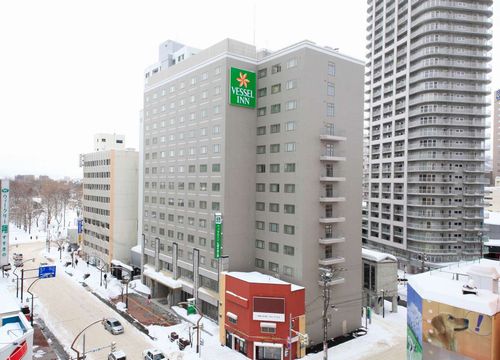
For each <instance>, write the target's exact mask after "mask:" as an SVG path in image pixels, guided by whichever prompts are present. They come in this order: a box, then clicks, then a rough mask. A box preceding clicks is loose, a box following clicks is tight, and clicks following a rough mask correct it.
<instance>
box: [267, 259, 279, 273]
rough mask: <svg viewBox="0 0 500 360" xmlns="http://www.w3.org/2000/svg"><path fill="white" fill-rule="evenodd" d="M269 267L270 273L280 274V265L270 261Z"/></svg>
mask: <svg viewBox="0 0 500 360" xmlns="http://www.w3.org/2000/svg"><path fill="white" fill-rule="evenodd" d="M268 266H269V271H272V272H274V273H279V272H280V266H279V265H278V264H276V263H274V262H271V261H269V263H268Z"/></svg>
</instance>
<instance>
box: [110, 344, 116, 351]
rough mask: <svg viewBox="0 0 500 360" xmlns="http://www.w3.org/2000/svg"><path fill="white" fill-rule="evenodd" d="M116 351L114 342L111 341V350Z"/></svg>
mask: <svg viewBox="0 0 500 360" xmlns="http://www.w3.org/2000/svg"><path fill="white" fill-rule="evenodd" d="M115 351H116V342H114V341H112V342H111V352H115Z"/></svg>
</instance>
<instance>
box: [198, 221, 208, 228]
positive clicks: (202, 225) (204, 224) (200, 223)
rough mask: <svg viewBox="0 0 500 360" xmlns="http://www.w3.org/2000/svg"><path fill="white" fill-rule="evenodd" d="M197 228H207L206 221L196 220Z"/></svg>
mask: <svg viewBox="0 0 500 360" xmlns="http://www.w3.org/2000/svg"><path fill="white" fill-rule="evenodd" d="M198 226H199V227H201V228H206V227H207V220H205V219H198Z"/></svg>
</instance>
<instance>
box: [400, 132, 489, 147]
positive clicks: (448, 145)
mask: <svg viewBox="0 0 500 360" xmlns="http://www.w3.org/2000/svg"><path fill="white" fill-rule="evenodd" d="M427 136H429V137H436V136H439V135H434V132H430V134H428V135H427ZM427 136H424V137H427ZM450 137H451V136H450ZM426 149H427V150H435V149H461V150H462V149H463V150H483V151H484V150H486V146H485V145H484V144H470V143H465V144H453V143H452V144H449V143H443V142H441V141H439V142H436V144H435V145H434V144H433V145H432V146H421V145H420V144H410V145H408V150H426Z"/></svg>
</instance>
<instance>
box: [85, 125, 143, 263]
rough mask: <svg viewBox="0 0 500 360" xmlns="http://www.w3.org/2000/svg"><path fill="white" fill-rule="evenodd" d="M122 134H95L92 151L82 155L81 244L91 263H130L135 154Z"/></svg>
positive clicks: (134, 222)
mask: <svg viewBox="0 0 500 360" xmlns="http://www.w3.org/2000/svg"><path fill="white" fill-rule="evenodd" d="M124 146H125V145H124V137H123V136H122V135H116V134H97V135H96V136H95V137H94V152H92V153H88V154H83V155H81V158H80V166H81V167H82V168H83V212H82V214H83V244H82V249H83V251H84V252H85V254H86V255H87V256H88V257H89V260H90V261H91V262H94V259H93V258H95V259H96V261H97V260H98V259H100V261H101V262H104V263H105V264H108V265H109V264H111V261H112V260H113V259H115V260H119V261H122V262H124V263H129V262H130V249H131V248H132V247H133V246H134V245H136V244H137V237H136V234H137V189H138V184H137V177H138V153H137V151H135V150H133V149H125V148H124Z"/></svg>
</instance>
